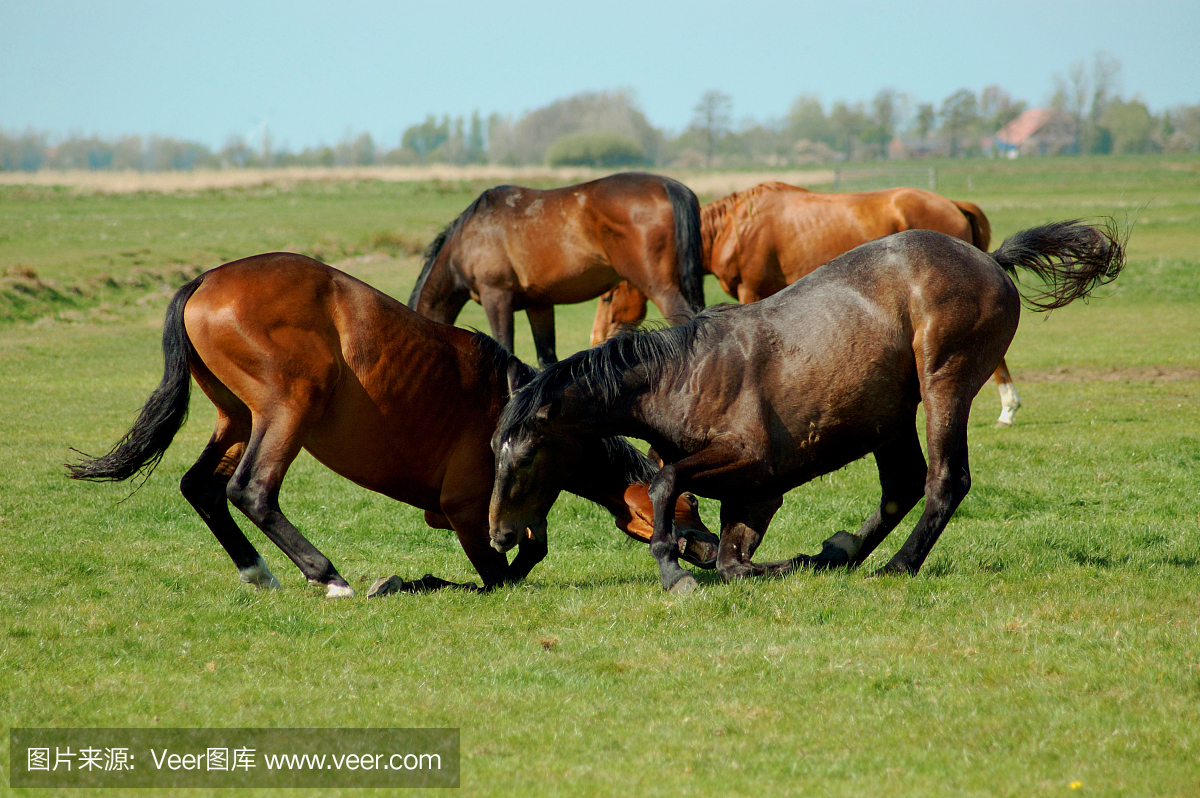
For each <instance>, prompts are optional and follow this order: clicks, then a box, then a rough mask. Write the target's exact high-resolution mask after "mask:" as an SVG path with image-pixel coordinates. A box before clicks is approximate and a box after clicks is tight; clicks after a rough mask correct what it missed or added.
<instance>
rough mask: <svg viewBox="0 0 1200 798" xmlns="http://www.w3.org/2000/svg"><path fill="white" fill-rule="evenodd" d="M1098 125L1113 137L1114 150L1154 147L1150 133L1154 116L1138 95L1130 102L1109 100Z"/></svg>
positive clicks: (1130, 151) (1133, 151)
mask: <svg viewBox="0 0 1200 798" xmlns="http://www.w3.org/2000/svg"><path fill="white" fill-rule="evenodd" d="M1098 127H1099V128H1100V129H1102V130H1105V131H1107V132H1108V134H1109V135H1110V136H1111V137H1112V149H1113V152H1119V153H1123V154H1128V153H1142V152H1150V151H1151V149H1152V142H1151V139H1150V134H1151V133H1152V132H1153V130H1154V117H1152V116H1151V115H1150V109H1149V108H1147V107H1146V104H1145V103H1143V102H1142V101H1141V100H1140V99H1138V98H1137V97H1134V98H1133V99H1132V100H1130V101H1129V102H1122V101H1121V100H1120V98H1117V99H1115V100H1112V101H1111V102H1109V103H1108V104H1107V107H1106V108H1105V109H1104V115H1103V116H1101V117H1100V119H1099V124H1098Z"/></svg>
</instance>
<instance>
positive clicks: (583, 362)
mask: <svg viewBox="0 0 1200 798" xmlns="http://www.w3.org/2000/svg"><path fill="white" fill-rule="evenodd" d="M1123 264H1124V254H1123V246H1122V244H1121V242H1120V241H1118V240H1117V236H1116V233H1115V231H1114V230H1113V229H1112V227H1111V226H1110V227H1109V229H1107V230H1099V229H1097V228H1095V227H1092V226H1089V225H1086V224H1081V223H1079V222H1059V223H1056V224H1051V225H1045V226H1043V227H1038V228H1034V229H1032V230H1026V231H1024V232H1021V233H1017V234H1016V235H1014V236H1012V237H1010V238H1009V239H1007V240H1006V241H1005V242H1004V243H1003V244H1002V245H1001V246H1000V248H999V249H998V250H996V251H995V252H993V253H992V254H991V255H988V254H987V253H985V252H982V251H980V250H979V249H976V248H975V247H973V246H971V245H970V244H967V243H965V242H963V241H961V240H959V239H956V238H952V237H950V236H947V235H944V234H942V233H935V232H931V231H928V230H910V231H908V232H904V233H898V234H896V235H894V236H888V237H887V238H883V239H879V240H876V241H872V242H870V243H867V244H863V245H862V246H860V247H857V248H856V249H853V250H851V251H850V252H848V253H846V254H845V255H842V256H841V257H838V258H836V259H835V260H833V261H831V262H830V263H829V264H827V265H826V266H824V267H822V268H820V269H818V270H817V271H816V272H814V273H813V274H812V275H811V276H809V277H807V278H805V279H803V280H800V281H798V282H796V283H794V284H793V285H792V286H790V287H788V288H787V289H785V290H783V291H780V292H779V293H778V294H775V295H774V296H772V297H769V298H768V299H764V300H762V301H761V302H755V303H752V304H748V305H723V306H719V307H715V308H710V309H709V310H707V311H704V312H703V313H701V314H700V315H699V316H697V317H696V318H695V319H693V320H692V321H691V322H689V323H687V324H684V325H682V326H679V327H674V328H671V329H664V330H655V331H650V332H634V333H630V334H626V335H619V336H617V337H616V338H614V339H612V340H610V341H609V342H608V343H606V344H603V345H602V346H600V347H597V348H594V349H588V350H585V351H583V352H580V353H578V354H576V355H574V356H572V357H570V358H568V359H567V360H564V361H563V362H562V363H559V364H557V365H554V366H551V367H550V368H548V369H546V370H545V371H544V372H542V373H541V374H540V375H538V376H537V377H535V378H534V379H533V381H532V382H530V383H529V384H528V385H526V386H525V387H524V388H523V389H522V390H521V391H519V392H518V393H517V394H516V395H515V396H514V397H513V399H512V401H511V402H510V403H509V404H508V406H507V407H506V408H505V410H504V414H503V416H501V419H500V426H499V428H498V430H497V432H496V436H495V438H494V439H493V442H492V448H493V450H494V451H495V453H496V487H495V491H494V492H493V494H492V503H491V510H490V522H491V536H492V545H493V546H494V547H496V548H497V549H499V550H501V551H504V550H507V549H508V548H509V547H511V546H512V545H513V544H514V543H516V542H517V541H518V540H519V539H521V537H522V536H523V534H524V531H525V530H526V529H527V528H535V529H536V528H538V525H539V524H541V523H543V521H542V519H544V518H545V514H546V512H548V511H549V509H550V504H551V503H552V502H553V495H552V494H551V493H550V492H548V491H546V490H545V489H544V488H543V485H544V481H545V479H546V478H547V475H550V474H553V473H555V471H556V470H557V469H560V468H565V467H567V466H568V465H569V464H570V463H571V462H572V461H573V459H574V458H575V457H578V456H579V452H580V451H581V447H583V446H585V445H587V443H588V442H589V441H591V440H594V439H596V438H598V437H599V436H606V435H631V436H635V437H638V438H642V439H644V440H646V441H648V442H649V443H650V444H651V445H652V446H653V447H654V448H655V449H656V450H657V451H658V453H659V454H660V455H661V456H662V457H663V459H664V461H665V465H664V466H663V467H662V469H661V470H660V471H659V472H658V474H657V476H655V477H654V480H653V481H652V482H651V484H650V497H651V499H653V501H654V535H653V537H652V539H651V542H650V551H651V553H652V554H653V555H654V557H655V559H656V560H657V561H658V566H659V572H660V575H661V577H662V584H663V587H664V588H665V589H667V590H672V591H676V592H686V591H689V590H691V589H692V588H694V587H695V585H696V582H695V580H694V579H693V578H692V576H691V575H689V574H688V573H687V572H686V571H684V570H683V569H682V568H680V567H679V564H678V561H677V559H678V558H677V555H676V553H675V552H676V551H677V549H676V537H675V531H674V529H673V524H672V520H671V508H672V507H673V506H674V502H675V500H676V498H677V497H678V496H679V492H680V491H683V490H692V491H695V492H696V493H697V494H699V495H702V496H709V497H712V498H715V499H720V500H721V542H720V547H719V553H718V555H717V571H718V573H720V575H721V577H722V578H723V579H726V580H729V579H734V578H740V577H749V576H756V575H763V574H767V573H784V572H787V571H789V570H792V569H794V568H796V567H798V566H802V565H812V566H814V567H830V566H835V565H851V566H854V565H859V564H861V563H862V562H863V561H864V560H865V559H866V557H867V556H868V555H869V554H871V552H872V551H873V550H874V549H875V548H876V547H877V546H878V545H879V544H880V542H882V540H883V539H884V537H886V536H887V534H888V533H889V532H891V531H892V529H893V528H895V526H896V525H897V524H898V523H899V522H900V521H901V520H902V519H903V518H904V517H905V515H907V513H908V512H909V510H911V509H912V508H913V507H914V506H916V504H917V502H918V501H919V500H920V499H921V497H922V496H924V498H925V508H924V511H923V512H922V514H921V517H920V520H918V521H917V525H916V527H915V529H914V530H913V532H912V534H911V535H910V536H909V538H908V540H907V541H906V542H905V543H904V545H903V546H902V547H901V548H900V549H899V551H897V552H896V553H895V555H894V556H893V557H892V558H891V559H890V560H889V561H888V563H887V564H886V565H884V566H883V568H882V569H881V571H882V573H912V574H915V573H916V572H917V571H919V570H920V568H921V565H922V563H924V562H925V558H926V557H927V556H928V554H929V551H930V549H931V548H932V547H933V545H934V543H935V542H936V541H937V539H938V536H939V535H940V534H941V533H942V530H943V529H944V528H945V526H946V523H947V522H948V521H949V520H950V517H951V515H952V514H953V513H954V510H955V508H957V507H958V504H959V503H960V502H961V501H962V500H963V497H965V496H966V495H967V491H968V490H969V489H970V487H971V476H970V468H969V465H968V461H967V454H968V450H967V418H968V414H969V413H970V409H971V401H972V400H973V399H974V397H975V394H976V393H978V391H979V389H980V388H981V387H982V386H983V385H984V383H985V382H987V379H988V376H989V375H990V374H991V373H992V371H993V370H994V369H995V368H996V366H997V364H999V362H1000V360H1001V358H1003V357H1004V353H1005V350H1007V349H1008V345H1009V343H1010V342H1011V341H1012V338H1013V335H1014V334H1015V333H1016V331H1017V322H1018V320H1019V318H1020V315H1021V301H1022V297H1021V295H1020V294H1019V293H1018V292H1017V288H1016V286H1015V285H1014V283H1013V280H1012V278H1011V276H1010V275H1015V274H1016V272H1017V269H1018V268H1021V269H1028V270H1031V271H1033V273H1034V274H1036V275H1037V276H1038V277H1040V278H1042V279H1043V280H1044V281H1046V282H1047V283H1048V287H1047V288H1045V289H1044V290H1042V291H1040V292H1037V293H1035V294H1033V295H1030V296H1026V297H1025V302H1026V303H1027V304H1028V305H1030V306H1031V307H1033V308H1035V309H1037V310H1046V309H1050V308H1058V307H1062V306H1064V305H1066V304H1067V303H1068V302H1071V301H1072V300H1074V299H1078V298H1080V297H1085V296H1087V295H1088V294H1089V293H1090V292H1091V291H1092V290H1094V288H1095V287H1096V286H1098V285H1100V284H1103V283H1107V282H1109V281H1111V280H1113V279H1115V278H1116V276H1117V275H1118V274H1119V272H1120V270H1121V268H1122V266H1123ZM920 403H923V404H924V406H925V435H926V441H927V445H928V453H929V461H928V464H927V463H926V460H925V456H924V454H923V453H922V451H921V442H920V439H919V438H918V435H917V429H916V423H915V422H916V419H917V405H918V404H920ZM870 452H873V453H874V454H875V464H876V466H877V467H878V469H879V481H880V485H881V486H882V489H883V495H882V497H881V498H880V500H879V505H878V508H877V509H876V510H875V512H874V513H873V514H872V515H871V516H870V517H869V518H868V519H867V520H866V522H865V523H864V524H863V525H862V527H861V529H859V531H858V533H857V534H850V533H848V532H845V531H842V532H837V533H836V534H834V535H833V536H832V537H831V538H829V539H828V540H827V541H826V542H825V545H824V546H823V550H822V552H821V553H820V554H818V555H817V556H815V557H810V556H805V555H799V556H797V557H795V558H793V559H790V560H784V561H780V562H776V563H770V564H761V563H755V562H753V561H752V559H751V558H752V556H753V554H754V552H755V550H756V549H757V548H758V546H759V544H760V543H761V542H762V539H763V535H764V534H765V533H766V531H767V525H768V524H769V523H770V521H771V518H772V516H774V515H775V513H776V511H777V510H778V509H779V508H780V506H781V504H782V502H783V494H784V493H785V492H786V491H788V490H790V489H792V488H793V487H796V486H797V485H801V484H803V483H805V482H807V481H809V480H811V479H813V478H815V477H817V476H819V475H821V474H825V473H828V472H830V471H833V470H835V469H838V468H841V467H842V466H843V465H845V464H847V463H849V462H851V461H853V460H856V459H858V458H860V457H863V456H864V455H866V454H867V453H870Z"/></svg>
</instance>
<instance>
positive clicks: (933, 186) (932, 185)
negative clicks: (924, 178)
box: [929, 166, 937, 191]
mask: <svg viewBox="0 0 1200 798" xmlns="http://www.w3.org/2000/svg"><path fill="white" fill-rule="evenodd" d="M929 190H930V191H937V170H936V169H934V168H933V167H932V166H931V167H929Z"/></svg>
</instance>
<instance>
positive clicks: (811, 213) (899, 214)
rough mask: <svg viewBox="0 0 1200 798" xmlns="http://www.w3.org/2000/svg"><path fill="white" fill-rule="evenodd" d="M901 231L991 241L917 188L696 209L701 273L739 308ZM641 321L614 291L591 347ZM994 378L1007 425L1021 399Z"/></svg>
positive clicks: (763, 190)
mask: <svg viewBox="0 0 1200 798" xmlns="http://www.w3.org/2000/svg"><path fill="white" fill-rule="evenodd" d="M904 230H936V231H937V232H939V233H945V234H946V235H950V236H954V237H955V238H960V239H962V240H963V241H966V242H967V243H970V244H974V245H975V246H977V247H979V249H981V250H983V251H984V252H986V251H987V249H988V246H989V245H990V244H991V235H992V229H991V225H990V224H989V223H988V219H987V216H985V215H984V213H983V211H982V210H980V209H979V206H978V205H975V204H974V203H971V202H954V201H951V200H948V199H946V198H945V197H941V196H939V195H937V194H933V193H931V192H928V191H922V190H920V189H916V188H893V189H887V190H885V191H868V192H864V193H860V194H822V193H818V192H815V191H809V190H808V189H804V188H798V187H796V186H789V185H787V184H786V183H762V184H759V185H757V186H754V187H753V188H749V189H747V190H745V191H739V192H737V193H734V194H730V195H729V196H728V197H725V198H724V199H719V200H717V201H715V202H710V203H709V204H708V205H705V206H704V207H703V208H702V209H701V210H700V231H701V233H700V234H701V238H702V239H703V242H704V263H705V268H706V270H707V271H708V272H710V273H712V274H714V275H716V277H717V280H718V281H720V283H721V288H723V289H724V290H725V292H726V293H727V294H729V295H730V296H732V297H734V298H735V299H737V301H738V302H741V303H742V304H746V303H747V302H756V301H758V300H760V299H763V298H764V297H768V296H771V295H772V294H774V293H776V292H778V291H781V290H783V288H784V287H785V286H788V285H791V284H792V283H794V282H796V281H797V280H799V279H800V278H801V277H803V276H804V275H806V274H809V273H810V272H812V271H813V270H814V269H816V268H817V267H818V266H820V265H821V264H823V263H828V262H829V261H831V260H833V259H834V258H836V257H837V256H838V255H841V254H842V253H843V252H847V251H849V250H851V249H853V248H854V247H857V246H858V245H859V244H865V243H866V242H867V241H871V240H873V239H876V238H882V237H883V236H886V235H891V234H892V233H899V232H902V231H904ZM645 317H646V302H645V299H644V298H643V297H642V296H641V294H639V293H638V291H637V289H636V288H633V287H632V286H629V285H625V284H622V285H620V286H618V287H617V288H616V289H614V290H613V291H611V292H609V293H608V294H606V295H604V296H603V297H601V299H600V306H599V307H598V308H597V310H596V321H595V323H594V324H593V326H592V345H593V346H595V345H596V344H598V343H600V342H601V341H603V340H604V339H606V338H608V337H609V336H610V335H612V334H613V332H615V331H616V329H617V328H619V327H620V326H629V325H631V324H636V323H638V322H640V321H641V320H642V319H644V318H645ZM994 376H995V379H996V385H997V386H998V387H999V390H1000V405H1001V411H1000V419H999V421H997V426H1002V427H1007V426H1010V425H1011V424H1012V423H1013V418H1014V417H1015V415H1016V412H1017V409H1018V408H1019V407H1020V406H1021V397H1020V396H1019V395H1018V394H1017V391H1016V388H1015V387H1014V386H1013V382H1012V377H1011V376H1010V374H1009V371H1008V366H1007V364H1005V363H1004V361H1003V360H1001V361H1000V364H999V366H997V368H996V373H995V375H994Z"/></svg>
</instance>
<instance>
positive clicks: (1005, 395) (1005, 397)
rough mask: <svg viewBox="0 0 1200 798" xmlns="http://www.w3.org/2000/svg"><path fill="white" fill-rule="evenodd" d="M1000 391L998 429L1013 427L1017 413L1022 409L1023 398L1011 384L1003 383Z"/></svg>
mask: <svg viewBox="0 0 1200 798" xmlns="http://www.w3.org/2000/svg"><path fill="white" fill-rule="evenodd" d="M998 387H999V390H1000V407H1001V410H1000V420H999V421H997V422H996V426H997V427H1011V426H1012V425H1013V421H1015V420H1016V417H1017V411H1018V410H1019V409H1020V408H1021V396H1020V394H1018V393H1017V389H1016V388H1015V387H1014V386H1013V384H1012V383H1011V382H1004V383H1001V384H1000V385H999V386H998Z"/></svg>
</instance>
